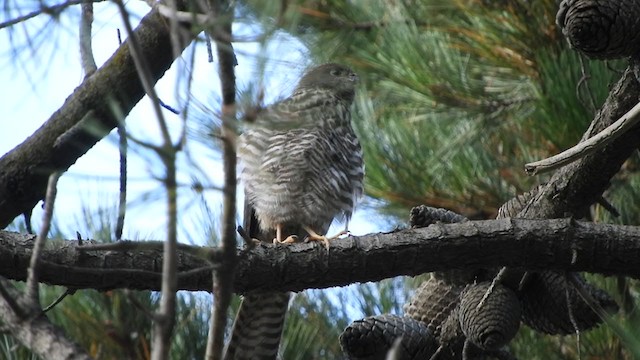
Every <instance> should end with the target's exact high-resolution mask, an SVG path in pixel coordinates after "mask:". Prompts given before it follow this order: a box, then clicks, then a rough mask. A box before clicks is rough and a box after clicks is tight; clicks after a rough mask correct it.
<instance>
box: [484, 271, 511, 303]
mask: <svg viewBox="0 0 640 360" xmlns="http://www.w3.org/2000/svg"><path fill="white" fill-rule="evenodd" d="M507 271H508V268H507V267H506V266H505V267H503V268H502V269H500V271H498V274H496V276H494V277H493V280H492V281H491V285H489V288H487V291H486V292H485V293H484V295H482V299H480V301H479V302H478V305H476V309H481V308H482V307H483V306H484V303H485V302H486V301H487V299H488V298H489V296H490V295H491V293H493V289H495V287H496V285H497V284H498V283H499V282H501V281H502V279H503V278H504V276H505V274H506V273H507Z"/></svg>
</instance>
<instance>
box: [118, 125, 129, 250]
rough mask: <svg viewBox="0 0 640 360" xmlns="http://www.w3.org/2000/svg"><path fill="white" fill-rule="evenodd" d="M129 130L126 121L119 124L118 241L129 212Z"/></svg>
mask: <svg viewBox="0 0 640 360" xmlns="http://www.w3.org/2000/svg"><path fill="white" fill-rule="evenodd" d="M127 149H128V142H127V129H126V124H125V122H124V121H121V122H119V123H118V153H119V154H120V156H119V158H120V179H119V183H120V191H119V194H120V196H119V199H118V218H117V219H116V229H115V236H116V240H120V239H122V231H123V230H124V218H125V216H126V212H127Z"/></svg>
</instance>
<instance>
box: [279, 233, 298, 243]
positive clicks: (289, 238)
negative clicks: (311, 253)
mask: <svg viewBox="0 0 640 360" xmlns="http://www.w3.org/2000/svg"><path fill="white" fill-rule="evenodd" d="M296 241H298V235H289V236H287V238H286V239H284V240H282V241H281V243H282V244H293V243H295V242H296Z"/></svg>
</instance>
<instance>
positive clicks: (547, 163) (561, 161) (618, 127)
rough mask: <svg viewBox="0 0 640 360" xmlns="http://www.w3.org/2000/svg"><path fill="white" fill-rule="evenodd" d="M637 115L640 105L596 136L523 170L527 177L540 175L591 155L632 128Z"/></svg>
mask: <svg viewBox="0 0 640 360" xmlns="http://www.w3.org/2000/svg"><path fill="white" fill-rule="evenodd" d="M638 114H640V103H638V104H636V106H634V107H633V108H632V109H631V110H629V111H628V112H627V113H626V114H624V115H623V116H622V117H620V119H618V120H616V121H615V122H614V123H613V124H611V125H609V126H608V127H607V128H606V129H604V130H602V131H601V132H599V133H598V134H597V135H595V136H593V137H590V138H589V139H587V140H585V141H582V142H580V143H578V144H577V145H576V146H574V147H572V148H570V149H567V150H565V151H563V152H561V153H560V154H557V155H554V156H552V157H550V158H547V159H544V160H540V161H536V162H532V163H528V164H525V166H524V170H525V171H526V172H527V174H529V175H536V174H542V173H545V172H548V171H551V170H554V169H557V168H559V167H562V166H564V165H566V164H568V163H571V162H573V161H576V160H578V159H580V158H582V157H585V156H587V155H589V154H592V153H594V152H596V151H598V150H600V149H602V148H603V147H605V146H607V145H608V144H610V143H611V142H612V141H613V140H615V139H616V138H617V137H618V136H620V135H622V134H624V133H625V132H627V131H628V130H629V129H631V128H632V127H634V126H635V125H636V123H637V122H638V120H640V116H638Z"/></svg>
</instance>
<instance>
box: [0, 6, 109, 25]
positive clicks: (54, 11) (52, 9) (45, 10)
mask: <svg viewBox="0 0 640 360" xmlns="http://www.w3.org/2000/svg"><path fill="white" fill-rule="evenodd" d="M86 1H87V0H68V1H65V2H63V3H62V4H58V5H52V6H46V5H44V4H43V3H42V2H41V4H43V5H42V6H41V7H40V9H38V10H35V11H32V12H30V13H28V14H25V15H22V16H18V17H17V18H15V19H11V20H7V21H5V22H1V23H0V29H4V28H6V27H9V26H13V25H15V24H18V23H21V22H23V21H26V20H29V19H31V18H34V17H36V16H38V15H41V14H48V15H51V16H56V15H58V14H60V13H61V12H62V11H63V10H64V9H66V8H68V7H69V6H73V5H78V4H81V3H84V2H86ZM93 1H94V2H98V1H102V0H93Z"/></svg>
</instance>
